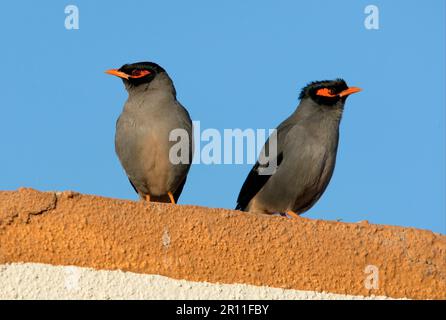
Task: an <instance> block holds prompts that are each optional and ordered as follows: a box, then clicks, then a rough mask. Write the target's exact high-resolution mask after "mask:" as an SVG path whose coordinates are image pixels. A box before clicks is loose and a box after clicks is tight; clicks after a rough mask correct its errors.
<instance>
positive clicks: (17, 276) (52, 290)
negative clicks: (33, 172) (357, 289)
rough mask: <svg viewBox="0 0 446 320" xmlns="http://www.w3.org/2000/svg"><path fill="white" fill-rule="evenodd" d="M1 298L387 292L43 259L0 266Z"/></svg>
mask: <svg viewBox="0 0 446 320" xmlns="http://www.w3.org/2000/svg"><path fill="white" fill-rule="evenodd" d="M0 283H1V284H2V285H1V287H0V300H1V299H26V300H36V299H44V300H48V299H50V300H53V299H101V300H102V299H123V300H125V299H150V300H169V299H180V300H190V299H196V300H204V299H212V300H237V299H244V300H254V299H258V300H276V299H286V300H364V299H366V300H369V299H373V300H384V299H389V298H387V297H379V296H376V297H375V296H371V297H363V296H351V295H343V294H333V293H326V292H314V291H300V290H286V289H278V288H270V287H265V286H263V287H261V286H252V285H246V284H214V283H208V282H192V281H186V280H175V279H171V278H167V277H163V276H159V275H146V274H138V273H131V272H122V271H106V270H95V269H90V268H80V267H74V266H52V265H45V264H35V263H26V264H7V265H0Z"/></svg>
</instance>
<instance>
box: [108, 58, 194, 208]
mask: <svg viewBox="0 0 446 320" xmlns="http://www.w3.org/2000/svg"><path fill="white" fill-rule="evenodd" d="M105 72H106V73H107V74H110V75H114V76H117V77H119V78H121V79H122V81H123V82H124V86H125V89H126V90H127V92H128V99H127V101H126V102H125V104H124V108H123V111H122V113H121V115H120V116H119V118H118V120H117V122H116V134H115V151H116V154H117V156H118V158H119V161H120V163H121V165H122V167H123V168H124V170H125V172H126V174H127V177H128V179H129V181H130V184H131V185H132V186H133V188H134V189H135V191H136V192H137V193H138V195H139V197H140V198H141V199H142V200H145V201H149V202H150V201H152V202H165V203H172V204H176V203H177V201H178V198H179V197H180V194H181V192H182V190H183V187H184V184H185V183H186V178H187V174H188V172H189V169H190V166H191V162H192V154H193V150H192V137H193V136H192V120H191V118H190V115H189V112H188V111H187V110H186V108H184V107H183V106H182V105H181V103H180V102H179V101H178V100H177V98H176V90H175V86H174V84H173V81H172V79H171V78H170V77H169V75H168V74H167V72H166V70H164V68H162V67H161V66H160V65H158V64H156V63H154V62H136V63H131V64H125V65H123V66H122V67H121V68H119V69H110V70H107V71H105ZM174 130H180V131H181V132H183V133H184V135H183V136H182V137H183V140H182V141H180V142H181V143H182V145H181V147H182V148H180V149H179V151H178V152H179V153H181V152H182V153H183V154H181V155H180V157H179V159H180V160H181V161H172V157H171V156H172V154H171V150H173V149H172V147H173V146H174V145H175V144H176V143H179V142H176V141H175V139H174V138H172V136H171V133H172V132H174ZM171 140H173V141H171Z"/></svg>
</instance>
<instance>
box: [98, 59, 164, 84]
mask: <svg viewBox="0 0 446 320" xmlns="http://www.w3.org/2000/svg"><path fill="white" fill-rule="evenodd" d="M105 72H106V73H108V74H111V75H114V76H117V77H120V78H122V79H123V80H124V82H126V81H127V82H128V83H130V84H131V85H134V86H138V85H140V84H143V83H150V81H152V80H153V79H155V77H156V76H157V75H158V74H160V73H163V72H166V70H164V69H163V68H162V67H161V66H159V65H158V64H156V63H154V62H136V63H131V64H125V65H123V66H122V67H121V68H119V69H110V70H107V71H105Z"/></svg>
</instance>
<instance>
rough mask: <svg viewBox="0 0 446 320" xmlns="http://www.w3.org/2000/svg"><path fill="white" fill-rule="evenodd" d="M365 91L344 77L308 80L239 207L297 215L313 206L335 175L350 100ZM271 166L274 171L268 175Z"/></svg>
mask: <svg viewBox="0 0 446 320" xmlns="http://www.w3.org/2000/svg"><path fill="white" fill-rule="evenodd" d="M359 91H361V89H360V88H358V87H348V86H347V83H346V82H345V81H344V80H343V79H335V80H323V81H314V82H311V83H309V84H307V85H306V86H305V87H304V88H303V89H302V90H301V92H300V95H299V100H300V103H299V105H298V107H297V108H296V110H295V111H294V112H293V113H292V114H291V115H290V116H289V117H288V118H287V119H286V120H284V121H283V122H282V123H281V124H280V125H279V126H278V127H277V128H276V130H275V132H274V142H275V143H271V147H269V146H270V142H272V141H273V140H272V137H273V135H271V136H270V137H269V139H268V140H267V141H266V143H265V145H264V146H263V149H262V152H261V155H263V158H262V159H263V161H260V160H261V159H260V157H259V159H258V161H257V162H256V163H255V165H254V166H253V168H252V169H251V171H250V172H249V174H248V176H247V178H246V180H245V182H244V183H243V186H242V188H241V190H240V193H239V196H238V198H237V206H236V210H241V211H247V212H251V213H255V214H281V215H288V216H291V217H294V218H296V217H298V216H299V215H300V214H302V213H304V212H305V211H307V210H309V209H310V208H311V207H312V206H313V205H314V204H315V203H316V202H317V201H318V200H319V198H320V197H321V196H322V194H323V193H324V191H325V189H326V188H327V186H328V183H329V182H330V179H331V177H332V175H333V171H334V168H335V163H336V154H337V149H338V142H339V125H340V121H341V117H342V113H343V111H344V105H345V102H346V99H347V97H348V96H349V95H351V94H354V93H356V92H359ZM274 149H275V150H274ZM271 164H274V168H273V169H274V170H272V171H270V172H269V173H268V174H265V173H267V171H265V170H266V169H268V168H269V166H270V165H271ZM270 169H271V168H270Z"/></svg>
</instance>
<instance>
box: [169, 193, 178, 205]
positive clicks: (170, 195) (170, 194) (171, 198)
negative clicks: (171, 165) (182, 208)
mask: <svg viewBox="0 0 446 320" xmlns="http://www.w3.org/2000/svg"><path fill="white" fill-rule="evenodd" d="M167 195H168V196H169V199H170V203H171V204H176V202H175V198H174V197H173V194H172V192H170V191H169V192H168V193H167Z"/></svg>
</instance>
